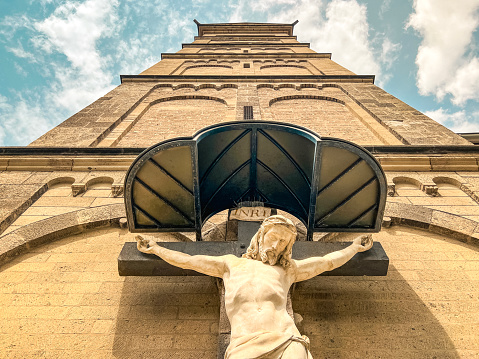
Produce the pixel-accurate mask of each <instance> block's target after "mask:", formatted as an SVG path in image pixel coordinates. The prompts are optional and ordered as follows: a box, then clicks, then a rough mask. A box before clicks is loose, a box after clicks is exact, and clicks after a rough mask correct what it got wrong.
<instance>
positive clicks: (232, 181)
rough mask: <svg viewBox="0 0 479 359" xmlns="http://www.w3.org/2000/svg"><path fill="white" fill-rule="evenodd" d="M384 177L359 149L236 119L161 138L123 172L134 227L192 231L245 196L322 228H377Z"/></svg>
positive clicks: (299, 130) (275, 125) (296, 129)
mask: <svg viewBox="0 0 479 359" xmlns="http://www.w3.org/2000/svg"><path fill="white" fill-rule="evenodd" d="M385 203H386V180H385V176H384V172H383V171H382V169H381V166H380V165H379V163H378V162H377V161H376V159H375V158H374V157H373V156H372V155H371V154H370V153H369V152H367V151H366V150H365V149H363V148H361V147H360V146H358V145H356V144H353V143H351V142H348V141H344V140H340V139H336V138H320V136H319V135H317V134H315V133H314V132H312V131H310V130H308V129H306V128H302V127H299V126H294V125H291V124H286V123H275V122H263V121H262V122H258V121H257V122H253V121H245V122H232V123H225V124H220V125H215V126H211V127H207V128H205V129H203V130H201V131H199V132H198V133H197V134H196V135H194V136H193V137H187V138H176V139H171V140H168V141H164V142H161V143H159V144H157V145H154V146H152V147H150V148H149V149H147V150H146V151H144V152H143V153H142V154H140V156H139V157H138V158H137V159H136V160H135V161H134V162H133V164H132V165H131V167H130V169H129V170H128V173H127V175H126V179H125V205H126V212H127V217H128V224H129V228H130V231H132V232H155V231H159V232H161V231H185V232H186V231H196V233H197V239H198V240H201V227H202V226H203V224H204V223H205V222H206V221H207V220H208V218H209V217H211V216H212V215H214V214H216V213H218V212H221V211H223V210H225V209H230V208H236V207H239V206H244V205H250V204H255V205H258V204H261V205H263V206H266V207H272V208H278V209H281V210H284V211H287V212H289V213H291V214H293V215H294V216H296V217H297V218H298V219H300V220H301V221H302V222H303V223H304V225H305V226H306V228H307V229H308V235H307V238H308V239H309V240H311V239H312V233H313V231H319V232H378V231H379V230H380V228H381V222H382V217H383V214H384V207H385Z"/></svg>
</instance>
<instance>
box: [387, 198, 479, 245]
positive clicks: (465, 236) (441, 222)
mask: <svg viewBox="0 0 479 359" xmlns="http://www.w3.org/2000/svg"><path fill="white" fill-rule="evenodd" d="M384 215H385V216H386V218H387V217H389V218H390V219H391V222H390V224H393V225H394V224H396V225H406V226H410V227H416V228H419V229H422V230H426V231H429V232H431V233H438V234H442V235H449V236H451V237H452V238H455V239H458V240H460V241H462V242H465V243H468V244H473V245H475V246H478V247H479V241H478V240H477V238H476V237H475V236H476V235H477V234H476V233H477V232H478V231H479V223H478V222H477V221H474V220H472V219H468V218H464V217H462V216H459V215H456V214H452V213H447V212H443V211H439V210H436V209H432V208H427V207H424V206H417V205H413V204H407V203H398V202H387V203H386V209H385V211H384Z"/></svg>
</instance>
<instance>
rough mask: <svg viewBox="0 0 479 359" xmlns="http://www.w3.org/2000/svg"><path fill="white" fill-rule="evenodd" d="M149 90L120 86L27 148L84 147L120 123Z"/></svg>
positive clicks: (135, 85) (140, 86) (145, 86)
mask: <svg viewBox="0 0 479 359" xmlns="http://www.w3.org/2000/svg"><path fill="white" fill-rule="evenodd" d="M152 87H153V86H152V85H151V84H148V83H124V84H121V85H120V86H118V87H117V88H115V89H114V90H112V91H110V92H109V93H108V94H106V95H105V96H104V97H100V98H99V99H98V100H96V101H95V102H93V103H92V104H91V105H89V106H87V107H85V108H84V109H83V110H81V111H80V112H78V113H77V114H75V115H73V116H72V117H70V118H69V119H67V120H66V121H64V122H62V123H61V124H60V125H58V126H57V127H55V128H54V129H52V130H51V131H49V132H47V133H46V134H44V135H43V136H41V137H40V138H38V139H37V140H35V141H33V142H32V143H31V146H42V147H43V146H53V147H61V146H64V147H88V146H91V145H95V144H96V143H97V141H98V137H99V135H101V134H102V133H104V132H105V131H106V130H107V129H108V128H110V127H111V126H114V125H115V124H116V123H117V122H119V121H121V119H122V118H123V116H125V115H126V114H127V113H128V111H130V110H131V109H132V107H133V106H134V105H135V104H136V103H137V102H138V101H139V100H140V99H141V98H142V97H143V96H145V95H146V94H147V93H148V91H149V90H150V89H151V88H152Z"/></svg>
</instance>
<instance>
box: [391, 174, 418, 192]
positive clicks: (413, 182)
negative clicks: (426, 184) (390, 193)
mask: <svg viewBox="0 0 479 359" xmlns="http://www.w3.org/2000/svg"><path fill="white" fill-rule="evenodd" d="M393 183H394V184H396V185H401V184H410V185H413V186H414V187H416V188H417V189H421V187H422V183H421V181H419V180H417V179H415V178H412V177H407V176H398V177H394V178H393Z"/></svg>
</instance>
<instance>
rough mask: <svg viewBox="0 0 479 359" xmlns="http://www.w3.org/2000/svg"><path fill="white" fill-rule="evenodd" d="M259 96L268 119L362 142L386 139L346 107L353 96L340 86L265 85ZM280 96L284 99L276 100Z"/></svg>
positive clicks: (321, 133)
mask: <svg viewBox="0 0 479 359" xmlns="http://www.w3.org/2000/svg"><path fill="white" fill-rule="evenodd" d="M259 97H260V104H261V112H262V118H263V119H264V120H272V121H281V122H289V123H293V124H296V125H300V126H304V127H306V128H309V129H311V130H313V131H314V132H316V133H318V134H319V135H320V136H325V137H326V136H329V137H338V138H342V139H345V140H349V141H353V142H356V143H358V144H361V145H366V144H382V143H383V142H382V141H381V140H380V139H379V138H378V137H377V136H376V135H375V134H374V133H372V132H371V131H370V130H369V129H368V128H366V127H364V126H363V125H362V123H361V121H360V120H358V119H357V118H356V117H355V116H354V115H353V114H352V113H351V112H350V111H349V110H348V109H347V108H346V107H345V105H344V103H345V101H349V99H348V98H347V96H345V95H344V94H343V93H342V92H341V91H339V90H338V89H335V88H325V89H316V88H302V89H301V90H299V91H298V90H296V89H291V88H288V87H284V88H279V89H277V90H273V89H271V88H268V87H261V88H260V89H259ZM295 97H303V98H295ZM278 98H284V100H283V101H277V102H276V99H278ZM290 98H291V99H290ZM338 101H341V102H342V103H341V102H338Z"/></svg>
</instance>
